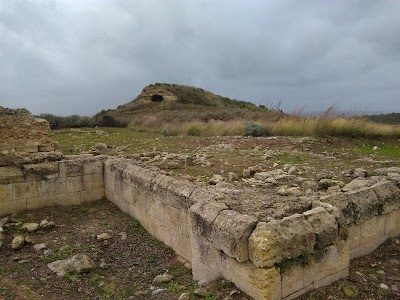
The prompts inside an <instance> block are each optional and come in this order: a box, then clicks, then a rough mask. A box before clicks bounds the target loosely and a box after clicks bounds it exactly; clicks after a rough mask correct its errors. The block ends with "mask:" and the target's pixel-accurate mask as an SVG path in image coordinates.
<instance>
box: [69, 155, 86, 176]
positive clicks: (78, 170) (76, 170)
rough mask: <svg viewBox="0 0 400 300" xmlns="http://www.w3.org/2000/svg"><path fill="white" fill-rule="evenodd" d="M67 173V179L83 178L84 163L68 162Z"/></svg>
mask: <svg viewBox="0 0 400 300" xmlns="http://www.w3.org/2000/svg"><path fill="white" fill-rule="evenodd" d="M65 172H66V176H67V177H71V176H81V175H82V174H83V161H82V160H78V159H75V160H66V161H65Z"/></svg>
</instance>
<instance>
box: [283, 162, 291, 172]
mask: <svg viewBox="0 0 400 300" xmlns="http://www.w3.org/2000/svg"><path fill="white" fill-rule="evenodd" d="M292 167H294V166H293V165H292V164H284V165H283V168H282V170H283V171H285V172H288V171H289V170H290V168H292Z"/></svg>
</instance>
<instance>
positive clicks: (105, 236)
mask: <svg viewBox="0 0 400 300" xmlns="http://www.w3.org/2000/svg"><path fill="white" fill-rule="evenodd" d="M96 238H97V240H98V241H99V242H101V241H105V240H109V239H111V238H112V236H111V234H109V233H107V232H104V233H101V234H98V235H97V236H96Z"/></svg>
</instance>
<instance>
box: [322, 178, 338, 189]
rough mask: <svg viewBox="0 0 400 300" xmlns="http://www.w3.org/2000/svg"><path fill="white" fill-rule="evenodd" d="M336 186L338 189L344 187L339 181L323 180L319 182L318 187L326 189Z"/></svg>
mask: <svg viewBox="0 0 400 300" xmlns="http://www.w3.org/2000/svg"><path fill="white" fill-rule="evenodd" d="M334 185H338V186H340V187H342V186H344V182H343V181H340V180H334V179H328V178H323V179H321V180H320V181H319V187H320V188H322V189H328V188H329V187H331V186H334Z"/></svg>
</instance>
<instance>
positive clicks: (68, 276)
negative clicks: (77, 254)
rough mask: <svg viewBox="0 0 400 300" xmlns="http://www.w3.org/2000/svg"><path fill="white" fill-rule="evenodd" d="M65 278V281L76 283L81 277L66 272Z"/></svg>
mask: <svg viewBox="0 0 400 300" xmlns="http://www.w3.org/2000/svg"><path fill="white" fill-rule="evenodd" d="M63 277H64V279H65V280H68V281H72V282H75V281H77V280H78V279H79V277H81V275H80V274H78V273H70V272H65V273H64V276H63Z"/></svg>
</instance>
